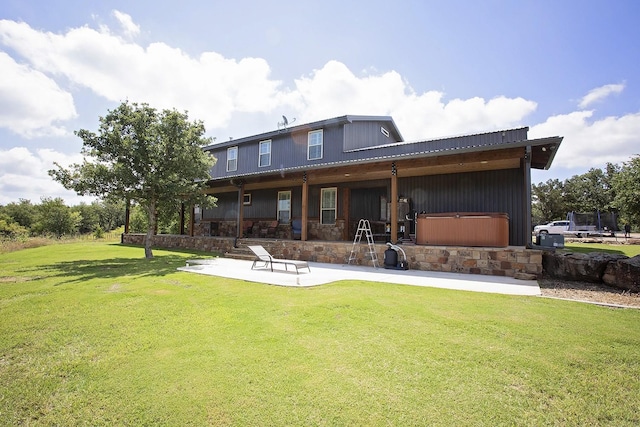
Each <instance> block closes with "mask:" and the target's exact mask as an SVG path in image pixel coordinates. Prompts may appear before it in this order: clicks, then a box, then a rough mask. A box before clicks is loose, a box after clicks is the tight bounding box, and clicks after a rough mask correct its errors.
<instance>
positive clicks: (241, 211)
mask: <svg viewBox="0 0 640 427" xmlns="http://www.w3.org/2000/svg"><path fill="white" fill-rule="evenodd" d="M243 221H244V182H243V183H241V184H240V185H239V186H238V225H237V226H236V228H237V232H236V237H238V238H241V237H242V222H243Z"/></svg>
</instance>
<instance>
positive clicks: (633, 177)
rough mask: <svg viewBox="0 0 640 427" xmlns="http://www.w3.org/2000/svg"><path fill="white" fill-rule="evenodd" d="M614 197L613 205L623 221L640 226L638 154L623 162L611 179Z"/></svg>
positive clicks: (639, 169) (639, 163)
mask: <svg viewBox="0 0 640 427" xmlns="http://www.w3.org/2000/svg"><path fill="white" fill-rule="evenodd" d="M613 187H614V189H615V199H614V201H613V205H614V206H615V207H616V208H617V209H618V210H619V211H620V213H621V216H622V218H623V219H624V220H625V222H628V223H630V224H633V225H634V227H639V226H640V156H639V155H636V156H634V157H632V158H631V160H630V161H628V162H624V163H623V165H622V167H621V168H620V170H619V171H618V173H617V174H616V175H615V178H614V179H613Z"/></svg>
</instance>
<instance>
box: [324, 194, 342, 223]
mask: <svg viewBox="0 0 640 427" xmlns="http://www.w3.org/2000/svg"><path fill="white" fill-rule="evenodd" d="M337 213H338V189H337V188H336V187H331V188H322V189H320V223H321V224H335V223H336V216H337Z"/></svg>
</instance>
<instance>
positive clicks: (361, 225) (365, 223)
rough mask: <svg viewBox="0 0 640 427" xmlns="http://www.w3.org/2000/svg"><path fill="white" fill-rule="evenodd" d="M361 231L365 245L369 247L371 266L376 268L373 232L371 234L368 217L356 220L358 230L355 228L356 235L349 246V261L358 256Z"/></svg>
mask: <svg viewBox="0 0 640 427" xmlns="http://www.w3.org/2000/svg"><path fill="white" fill-rule="evenodd" d="M362 233H364V235H365V236H366V237H367V245H368V247H369V257H370V258H371V261H372V262H373V267H374V268H378V254H377V253H376V249H375V247H374V244H373V234H371V224H369V220H368V219H361V220H360V221H358V230H356V237H355V238H354V239H353V246H352V247H351V254H350V255H349V262H348V263H347V264H351V261H355V260H356V258H358V250H357V248H358V245H359V244H360V241H361V240H362Z"/></svg>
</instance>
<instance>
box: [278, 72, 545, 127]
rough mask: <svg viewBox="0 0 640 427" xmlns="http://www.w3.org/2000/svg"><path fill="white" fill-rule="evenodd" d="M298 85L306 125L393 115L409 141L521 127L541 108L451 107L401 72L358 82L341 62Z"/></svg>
mask: <svg viewBox="0 0 640 427" xmlns="http://www.w3.org/2000/svg"><path fill="white" fill-rule="evenodd" d="M295 84H296V87H295V90H294V91H293V92H292V93H289V94H288V97H289V101H290V102H291V103H292V105H294V106H295V107H296V108H298V114H299V118H302V119H303V120H304V121H312V120H318V119H323V118H327V117H333V116H339V115H344V114H364V115H391V116H393V117H394V120H395V121H396V123H397V124H398V127H399V128H400V130H401V132H402V133H403V136H404V137H405V139H407V140H413V139H421V138H434V137H437V136H444V135H453V134H460V133H468V132H476V131H487V130H493V129H500V128H506V127H511V126H515V125H521V124H522V120H523V119H524V117H526V116H527V115H528V114H530V113H532V112H533V111H534V110H535V109H536V106H537V105H536V103H535V102H533V101H528V100H525V99H523V98H506V97H497V98H494V99H490V100H488V101H487V100H485V99H483V98H478V97H474V98H470V99H453V100H450V101H448V102H445V101H444V100H443V98H444V95H445V94H444V93H442V92H437V91H428V92H425V93H423V94H417V93H415V91H414V90H413V89H412V88H411V87H410V86H409V84H408V83H407V82H406V81H404V80H403V79H402V77H401V76H400V74H398V73H397V72H395V71H390V72H387V73H383V74H381V75H377V76H375V75H374V76H366V77H357V76H355V75H354V74H353V73H352V72H351V71H350V70H349V69H348V68H347V67H346V65H344V64H342V63H340V62H337V61H330V62H328V63H327V64H325V66H324V67H323V68H322V69H320V70H316V71H314V73H313V74H312V75H310V76H308V77H303V78H300V79H298V80H296V82H295Z"/></svg>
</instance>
